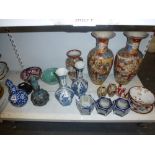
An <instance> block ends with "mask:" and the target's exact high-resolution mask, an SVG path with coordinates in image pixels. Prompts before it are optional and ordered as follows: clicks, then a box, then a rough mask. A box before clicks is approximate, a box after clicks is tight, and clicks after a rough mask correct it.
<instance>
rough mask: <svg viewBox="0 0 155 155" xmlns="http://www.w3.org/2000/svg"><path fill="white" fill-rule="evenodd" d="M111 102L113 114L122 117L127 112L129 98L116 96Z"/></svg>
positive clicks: (128, 109)
mask: <svg viewBox="0 0 155 155" xmlns="http://www.w3.org/2000/svg"><path fill="white" fill-rule="evenodd" d="M113 102H114V106H113V111H114V114H116V115H118V116H121V117H123V116H125V115H127V114H128V113H129V111H130V107H131V105H130V101H129V100H127V99H124V98H118V99H116V100H114V101H113Z"/></svg>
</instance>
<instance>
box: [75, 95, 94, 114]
mask: <svg viewBox="0 0 155 155" xmlns="http://www.w3.org/2000/svg"><path fill="white" fill-rule="evenodd" d="M94 103H95V101H94V99H93V98H92V97H91V95H82V96H80V98H77V99H76V106H77V108H78V110H79V112H80V114H81V115H90V114H91V112H92V111H93V109H94Z"/></svg>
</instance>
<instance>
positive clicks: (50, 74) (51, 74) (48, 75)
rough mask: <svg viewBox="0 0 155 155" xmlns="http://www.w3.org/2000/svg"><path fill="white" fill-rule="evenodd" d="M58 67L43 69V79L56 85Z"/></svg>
mask: <svg viewBox="0 0 155 155" xmlns="http://www.w3.org/2000/svg"><path fill="white" fill-rule="evenodd" d="M56 70H57V68H48V69H46V70H45V71H43V73H42V75H41V80H42V81H44V82H45V83H47V84H50V85H54V84H57V83H58V78H57V76H56V74H55V71H56Z"/></svg>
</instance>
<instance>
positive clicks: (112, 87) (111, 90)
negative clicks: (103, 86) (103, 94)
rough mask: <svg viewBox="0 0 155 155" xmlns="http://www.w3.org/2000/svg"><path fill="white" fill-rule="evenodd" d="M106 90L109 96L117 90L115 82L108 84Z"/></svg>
mask: <svg viewBox="0 0 155 155" xmlns="http://www.w3.org/2000/svg"><path fill="white" fill-rule="evenodd" d="M107 92H108V95H109V96H110V97H113V96H114V95H115V94H116V92H117V86H116V84H113V83H111V84H109V85H108V88H107Z"/></svg>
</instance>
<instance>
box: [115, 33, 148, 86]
mask: <svg viewBox="0 0 155 155" xmlns="http://www.w3.org/2000/svg"><path fill="white" fill-rule="evenodd" d="M124 35H125V36H126V37H127V44H126V47H124V48H122V49H121V50H119V51H118V53H117V54H116V57H115V62H114V76H115V80H116V82H117V83H119V84H123V85H126V84H128V83H129V82H130V81H131V80H132V79H133V77H134V76H135V75H136V74H137V71H138V69H139V66H140V64H141V62H142V59H143V54H142V53H141V52H140V51H139V45H140V42H141V40H142V39H143V38H146V37H147V36H148V34H147V33H146V32H136V31H131V32H124Z"/></svg>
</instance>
